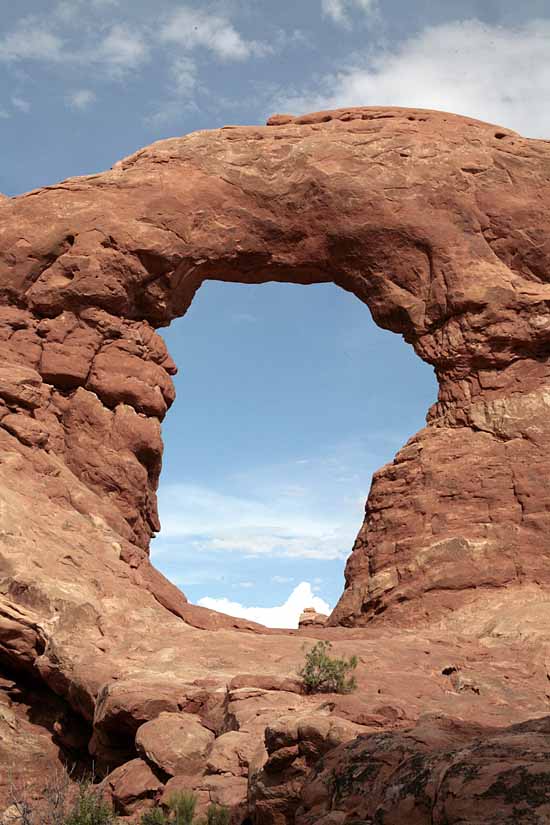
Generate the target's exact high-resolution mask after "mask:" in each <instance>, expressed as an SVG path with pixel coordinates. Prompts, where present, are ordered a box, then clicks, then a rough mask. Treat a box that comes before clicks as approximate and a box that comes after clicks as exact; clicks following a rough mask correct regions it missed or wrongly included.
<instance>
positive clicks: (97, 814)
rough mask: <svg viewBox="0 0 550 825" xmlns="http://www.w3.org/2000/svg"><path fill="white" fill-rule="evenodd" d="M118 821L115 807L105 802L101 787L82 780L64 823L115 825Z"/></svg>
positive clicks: (69, 824) (73, 824)
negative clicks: (114, 810)
mask: <svg viewBox="0 0 550 825" xmlns="http://www.w3.org/2000/svg"><path fill="white" fill-rule="evenodd" d="M116 821H117V819H116V817H115V815H114V813H113V809H112V808H111V806H110V805H109V804H107V802H105V800H104V799H103V797H102V796H101V792H100V790H99V788H96V787H94V786H93V785H92V784H91V783H89V782H81V783H80V784H79V786H78V795H77V797H76V799H75V801H74V803H73V805H72V807H71V809H70V811H69V814H68V816H67V817H66V818H65V819H64V821H63V825H113V823H115V822H116Z"/></svg>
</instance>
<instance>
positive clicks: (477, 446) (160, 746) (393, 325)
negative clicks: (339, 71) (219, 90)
mask: <svg viewBox="0 0 550 825" xmlns="http://www.w3.org/2000/svg"><path fill="white" fill-rule="evenodd" d="M549 189H550V144H549V143H547V142H544V141H533V140H526V139H524V138H521V137H520V136H518V135H516V134H514V133H512V132H509V131H507V130H504V129H501V128H499V127H494V126H491V125H489V124H484V123H480V122H477V121H473V120H469V119H466V118H459V117H456V116H453V115H446V114H444V113H438V112H427V111H417V110H402V109H372V108H371V109H350V110H338V111H336V112H331V113H318V114H314V115H308V116H305V117H301V118H292V117H287V116H278V117H276V118H274V119H272V120H271V122H270V125H269V126H266V127H242V128H241V127H232V128H226V129H221V130H217V131H213V132H199V133H196V134H192V135H188V136H186V137H184V138H176V139H171V140H166V141H161V142H159V143H156V144H154V145H153V146H151V147H149V148H147V149H144V150H142V151H140V152H137V153H136V154H135V155H133V156H131V157H130V158H127V159H125V160H123V161H121V162H120V163H118V164H116V165H115V167H114V168H113V169H112V170H111V171H109V172H106V173H104V174H101V175H93V176H89V177H83V178H73V179H70V180H68V181H64V182H62V183H60V184H58V185H56V186H51V187H46V188H45V189H42V190H38V191H36V192H31V193H28V194H27V195H23V196H21V197H18V198H12V199H2V200H1V202H0V340H1V342H2V343H1V346H0V475H1V480H2V484H1V487H0V519H1V522H0V531H1V532H0V540H1V545H0V663H1V665H2V669H3V671H5V674H4V682H1V683H0V754H6V758H9V754H12V753H13V754H19V755H16V758H14V759H13V769H14V770H16V769H17V770H20V772H22V773H23V774H24V773H25V771H26V770H27V769H28V770H31V766H32V759H30V760H27V761H25V757H24V755H23V754H21V752H20V750H21V749H19V750H18V751H16V750H15V742H16V741H18V742H21V741H28V742H29V743H31V742H33V743H35V744H34V745H33V747H35V750H34V752H35V753H36V752H38V751H40V752H41V753H48V754H52V755H55V753H57V752H61V753H73V752H74V753H77V754H78V755H79V758H80V757H82V755H83V753H84V754H85V753H86V751H87V752H88V753H89V754H90V756H92V757H93V758H94V760H95V762H96V764H97V765H99V766H100V768H101V770H103V771H104V772H105V773H109V772H110V771H112V770H113V769H114V773H110V775H109V777H108V779H107V780H106V782H107V783H108V787H109V788H110V793H111V794H112V797H113V799H114V800H115V802H116V804H117V806H118V808H119V810H120V811H121V812H122V813H124V814H126V815H133V814H134V813H135V812H136V811H137V810H138V808H139V806H140V805H148V804H151V802H152V799H153V798H155V797H158V796H161V795H162V794H168V793H169V792H170V790H171V789H173V788H177V787H186V786H191V787H195V788H197V789H199V790H200V793H201V794H202V797H201V798H202V801H203V802H204V803H205V804H206V802H207V801H208V800H210V799H213V800H215V801H216V800H218V801H225V802H227V803H228V804H230V805H231V806H232V809H233V810H234V812H235V817H236V820H235V821H236V822H237V820H238V821H239V825H240V822H241V821H245V819H246V816H247V815H248V813H247V810H246V805H247V801H246V800H247V795H248V799H249V800H254V808H255V811H256V813H255V814H254V816H256V820H255V821H256V823H257V825H264V823H265V825H273V823H275V822H276V823H279V822H280V823H285V825H286V823H292V822H293V821H294V817H295V816H296V815H297V814H296V811H297V810H298V808H299V807H300V805H301V804H302V803H301V800H302V788H303V786H304V783H307V781H309V780H308V778H307V777H308V772H309V771H310V770H311V769H313V768H314V763H315V762H316V760H317V759H318V758H319V757H320V756H322V755H323V754H325V752H328V750H327V743H328V744H329V745H330V748H329V750H331V749H332V748H334V747H336V746H339V745H340V744H341V743H342V742H343V741H344V740H345V737H349V738H353V737H355V735H356V732H357V730H356V727H354V726H358V725H359V726H360V727H361V728H362V729H364V730H365V732H366V733H368V732H371V733H372V732H373V731H376V730H380V729H382V730H384V731H386V730H388V729H393V728H403V727H407V726H408V727H410V726H411V725H412V724H413V723H414V721H415V720H416V719H417V718H418V717H419V715H421V714H422V713H423V712H424V711H426V710H430V711H438V712H443V713H446V714H448V715H450V716H459V717H462V718H467V719H469V720H472V721H475V722H476V723H479V724H483V725H486V726H489V727H495V726H503V725H506V724H509V723H512V722H514V723H516V722H517V723H519V722H521V721H522V720H524V719H526V718H528V717H535V716H541V715H544V714H545V713H546V712H547V708H548V697H547V692H548V688H547V682H548V676H547V674H548V667H547V661H548V658H549V657H548V653H549V650H548V626H549V621H548V620H549V618H550V598H549V597H548V595H547V588H548V584H549V577H550V574H549V570H550V565H549V564H548V561H549V559H548V556H549V553H550V542H549V539H548V536H549V535H550V531H549V527H550V481H549V480H548V474H547V473H546V472H545V469H546V455H547V452H548V449H549V447H550V428H549V426H548V423H547V422H548V415H547V411H548V407H549V405H550V393H549V392H548V390H547V371H548V366H547V364H548V359H547V349H548V346H549V342H550V317H549V312H548V305H549V304H548V302H549V299H550V285H549V283H548V282H549V280H550V276H549V274H548V273H550V266H549V261H548V257H549V255H550V239H549V227H550V215H549V210H550V197H549V196H550V192H549ZM208 278H218V279H223V280H227V281H241V282H242V281H244V282H251V283H252V282H253V283H259V282H263V281H267V280H279V281H291V282H296V283H303V284H307V283H317V282H328V281H334V282H335V283H336V284H338V285H339V286H341V287H343V288H344V289H347V290H349V291H351V292H353V293H354V294H355V295H356V296H357V297H358V298H359V299H360V300H362V301H364V302H365V303H366V304H367V305H368V307H369V308H370V311H371V312H372V314H373V317H374V319H375V321H376V322H377V323H378V324H380V325H382V326H384V327H386V328H388V329H391V330H393V331H395V332H397V333H400V334H402V335H403V336H404V337H405V338H406V340H407V341H408V342H410V343H411V345H412V346H413V347H414V348H415V350H416V352H417V353H418V354H419V356H420V357H422V358H423V359H425V360H426V361H427V362H429V363H430V364H432V365H433V366H434V368H435V370H436V374H437V376H438V380H439V383H440V393H439V400H438V402H437V403H436V404H435V405H434V407H433V408H432V409H431V410H430V411H429V415H428V424H427V426H426V428H424V429H423V430H422V431H421V432H420V433H418V434H417V435H416V436H415V437H414V438H412V439H411V440H410V441H409V443H408V444H407V445H406V446H405V447H404V448H403V449H402V450H401V451H400V452H399V453H398V455H397V456H396V459H395V460H394V462H393V463H392V464H390V465H387V466H386V467H384V468H382V469H381V470H380V471H379V472H378V473H377V474H376V475H375V477H374V479H373V485H372V489H371V492H370V495H369V499H368V501H367V505H366V516H365V522H364V524H363V526H362V528H361V530H360V533H359V536H358V539H357V542H356V544H355V547H354V549H353V553H352V555H351V557H350V560H349V562H348V566H347V571H346V578H347V583H346V589H345V591H344V593H343V595H342V598H341V600H340V602H339V604H338V606H337V608H336V609H335V611H334V612H333V614H332V616H331V617H330V620H329V623H330V624H331V625H332V627H327V628H317V627H314V628H310V629H304V630H302V631H300V633H269V632H268V631H266V630H265V629H262V628H259V627H258V626H254V625H252V624H251V623H247V622H242V621H239V620H236V619H235V620H233V619H230V618H229V617H223V616H220V615H218V614H214V613H212V612H210V611H207V610H203V609H200V608H196V607H193V606H191V605H188V604H187V603H186V600H185V598H184V596H183V595H182V594H181V593H180V592H179V591H178V590H177V589H176V588H175V587H173V586H172V585H171V584H170V583H169V582H168V581H166V580H165V579H164V577H163V576H161V575H160V574H159V573H158V572H157V571H155V570H154V568H153V567H152V566H151V565H150V563H149V559H148V543H149V539H150V537H151V535H152V533H153V532H155V531H156V530H158V529H159V524H158V516H157V510H156V501H155V491H156V487H157V483H158V477H159V472H160V467H161V458H162V441H161V436H160V423H161V421H162V419H163V417H164V416H165V414H166V412H167V410H168V408H169V406H170V404H171V402H172V401H173V386H172V382H171V375H172V374H173V373H174V370H175V366H174V364H173V362H172V360H171V359H170V356H169V355H168V353H167V352H166V350H165V347H164V345H163V342H162V340H161V338H160V337H159V336H158V335H157V333H156V332H155V329H157V328H158V327H160V326H163V325H166V324H168V323H169V322H170V321H171V320H172V319H173V318H175V317H176V316H179V315H182V314H184V313H185V311H186V310H187V308H188V307H189V305H190V303H191V301H192V299H193V295H194V294H195V292H196V290H197V289H198V288H199V287H200V285H201V283H202V282H203V281H204V280H205V279H208ZM366 624H369V630H368V633H366V632H365V631H362V630H361V626H363V625H366ZM348 628H352V629H348ZM353 628H355V629H353ZM411 628H412V629H411ZM413 631H414V632H413ZM304 634H306V637H307V634H309V635H311V636H312V637H313V636H315V637H320V638H330V639H331V640H332V641H333V642H334V645H335V649H336V653H337V655H350V654H352V653H357V654H358V655H359V658H360V664H359V669H358V671H359V672H358V675H359V683H360V692H361V703H362V705H361V707H359V708H358V707H356V706H348V705H346V704H345V703H342V700H340V699H338V698H337V697H336V698H335V697H332V698H331V699H330V701H329V700H327V701H324V700H323V701H318V699H317V698H312V697H303V696H301V695H299V694H298V693H296V691H295V688H293V687H292V684H293V676H294V675H295V673H296V671H297V669H298V668H299V666H300V664H301V662H302V658H303V651H302V643H303V638H304ZM233 680H236V681H233ZM266 680H267V681H266ZM270 680H271V682H270ZM13 685H15V687H13ZM228 685H229V693H228V692H227V688H228ZM33 691H34V694H33ZM31 695H35V696H40V697H42V699H40V700H38V699H37V700H32V701H31V700H30V699H29V698H28V697H29V696H31ZM39 702H43V703H45V706H47V707H48V708H51V711H48V713H47V714H45V715H44V716H43V717H40V718H38V717H37V716H36V714H35V713H34V711H33V710H32V707H33V705H34V704H37V703H39ZM170 714H172V715H176V717H177V724H174V725H173V726H170V725H169V726H168V728H169V729H171V730H172V729H174V730H179V729H180V728H181V730H183V729H184V728H185V731H186V733H182V735H181V736H180V737H177V738H176V739H177V741H172V740H171V739H170V736H168V735H166V715H170ZM289 714H290V718H289ZM190 716H191V717H193V718H191V719H190V718H189V717H190ZM170 718H171V719H172V720H173V716H172V717H170ZM298 718H300V719H301V720H302V721H303V725H304V727H302V728H299V730H301V731H308V733H307V736H306V734H303V735H302V734H300V736H298V735H297V734H296V730H298V728H296V725H297V724H298V722H296V721H293V720H297V719H298ZM327 718H330V721H329V722H327ZM67 719H68V720H74V719H76V720H77V723H75V724H73V723H72V722H71V723H70V724H67V721H66V720H67ZM278 720H281V721H278ZM304 720H305V721H304ZM344 723H346V724H347V723H349V725H348V726H347V727H346V724H344ZM300 724H301V723H300ZM147 725H156V726H157V727H155V728H154V730H156V731H157V736H156V737H154V743H153V744H154V745H155V747H154V748H153V747H152V745H151V742H150V739H149V736H148V733H149V732H150V730H151V729H150V728H147ZM79 726H80V727H79ZM277 726H278V727H277ZM77 729H78V736H77V737H76V740H75V739H72V738H71V734H72V732H73V731H74V730H77ZM277 731H279V733H277ZM334 731H339V732H340V733H338V735H336V733H333V732H334ZM227 737H231V738H227ZM308 737H309V739H308ZM343 737H344V738H343ZM300 738H303V739H304V740H305V742H306V743H307V742H309V745H306V747H305V748H304V746H303V745H302V744H300V742H299V741H298V740H299V739H300ZM184 740H185V741H188V743H189V747H187V746H185V747H184V745H183V744H182V742H183V741H184ZM46 743H47V744H46ZM281 743H283V744H281ZM253 745H254V746H255V748H256V749H254V748H253V747H252V746H253ZM256 746H257V747H256ZM369 747H370V746H369ZM373 747H374V746H373ZM376 747H378V745H376ZM384 747H385V746H384ZM388 747H389V745H388ZM392 747H393V745H392ZM186 748H187V749H186ZM28 752H29V753H32V752H33V748H32V747H31V746H30V745H29V749H28ZM331 752H332V751H331ZM436 761H437V760H436ZM430 764H431V763H430ZM433 764H434V765H435V764H436V762H434V763H433ZM437 764H440V763H437ZM441 764H442V763H441ZM434 769H435V768H434ZM6 781H7V780H6V779H5V776H2V775H0V791H2V789H3V788H4V785H3V784H2V783H5V782H6ZM247 783H248V788H247ZM290 786H292V787H291V789H290ZM325 802H326V801H325ZM308 804H309V803H308ZM319 804H321V803H319ZM323 804H325V803H323ZM326 804H327V805H328V804H329V803H326ZM332 804H333V801H332V802H330V805H332ZM380 804H382V803H380ZM384 804H385V803H384ZM329 807H330V806H329ZM312 810H313V809H312ZM331 810H333V809H331ZM306 813H307V812H306V811H305V809H304V816H305V815H306ZM336 813H337V814H338V815H339V816H340V819H338V817H337V818H336V819H334V818H333V819H332V820H327V823H328V822H329V821H331V822H343V821H350V822H351V821H352V819H348V820H346V819H345V818H346V817H348V813H349V816H350V817H351V816H352V815H353V816H355V814H353V812H352V808H351V807H348V808H346V807H345V806H344V807H343V808H342V809H341V810H339V811H336ZM315 815H317V814H315ZM331 815H332V813H331ZM342 816H343V817H344V819H342ZM369 816H370V812H369ZM239 817H240V819H239ZM307 821H308V820H304V822H307ZM387 821H390V820H387ZM418 821H419V822H420V821H423V820H421V819H419V820H418ZM518 821H519V820H518ZM526 821H528V820H526Z"/></svg>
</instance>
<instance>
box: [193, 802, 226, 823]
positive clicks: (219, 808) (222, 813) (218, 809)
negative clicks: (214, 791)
mask: <svg viewBox="0 0 550 825" xmlns="http://www.w3.org/2000/svg"><path fill="white" fill-rule="evenodd" d="M230 821H231V814H230V813H229V811H228V809H227V808H225V807H224V806H223V805H214V804H212V805H210V806H209V808H208V810H207V812H206V819H203V820H202V822H201V823H200V825H229V823H230Z"/></svg>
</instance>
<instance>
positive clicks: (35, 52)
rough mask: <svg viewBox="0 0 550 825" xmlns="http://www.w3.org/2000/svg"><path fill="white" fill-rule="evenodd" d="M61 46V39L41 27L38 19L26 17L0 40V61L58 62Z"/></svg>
mask: <svg viewBox="0 0 550 825" xmlns="http://www.w3.org/2000/svg"><path fill="white" fill-rule="evenodd" d="M63 46H64V43H63V41H62V40H61V38H59V37H58V36H57V35H55V34H53V33H52V32H50V31H48V30H47V28H45V27H44V26H43V25H41V23H40V21H39V20H38V18H35V17H27V18H23V19H22V20H20V21H19V23H18V25H17V26H16V28H15V29H14V30H13V31H12V32H9V33H8V34H6V35H5V36H4V37H2V38H0V60H2V61H5V62H17V61H20V60H50V61H58V60H61V59H62V55H63Z"/></svg>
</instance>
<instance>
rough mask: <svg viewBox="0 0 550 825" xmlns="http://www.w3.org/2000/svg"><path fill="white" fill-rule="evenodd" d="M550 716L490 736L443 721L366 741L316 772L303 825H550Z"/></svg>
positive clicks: (429, 720) (427, 720) (430, 719)
mask: <svg viewBox="0 0 550 825" xmlns="http://www.w3.org/2000/svg"><path fill="white" fill-rule="evenodd" d="M549 733H550V717H545V718H544V719H537V720H534V721H532V722H527V723H524V724H521V725H513V726H512V727H510V728H504V729H499V730H495V729H493V730H491V729H486V728H483V727H481V726H479V725H473V724H471V723H466V722H457V721H453V720H449V719H445V718H441V717H438V716H426V717H423V718H422V719H421V720H420V722H419V724H418V725H417V726H416V727H415V728H413V729H412V730H411V731H408V732H405V733H382V734H375V735H370V736H361V737H359V738H358V739H356V740H355V741H354V742H352V743H348V744H346V745H342V746H341V747H339V748H337V749H335V750H333V751H331V753H330V754H329V755H328V756H327V757H326V759H325V760H324V762H323V764H322V766H321V767H320V768H319V769H318V770H317V771H315V772H314V773H313V774H312V775H310V777H309V779H308V783H307V785H306V787H305V788H304V789H303V794H302V799H303V806H302V807H301V809H300V810H299V811H298V815H297V817H296V825H351V823H358V822H367V823H371V822H383V823H384V825H403V823H407V825H409V823H410V825H464V823H468V825H486V823H491V824H492V823H494V825H517V823H526V824H527V823H529V822H541V823H542V822H547V821H548V818H549V817H550V799H549V797H548V780H549V779H550V754H549V753H548V734H549Z"/></svg>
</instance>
